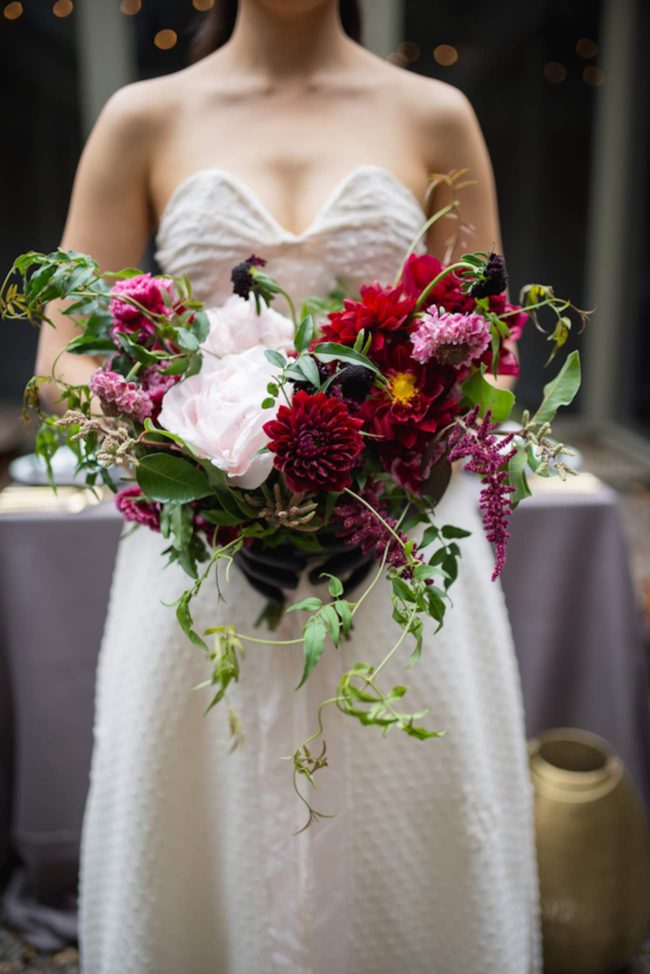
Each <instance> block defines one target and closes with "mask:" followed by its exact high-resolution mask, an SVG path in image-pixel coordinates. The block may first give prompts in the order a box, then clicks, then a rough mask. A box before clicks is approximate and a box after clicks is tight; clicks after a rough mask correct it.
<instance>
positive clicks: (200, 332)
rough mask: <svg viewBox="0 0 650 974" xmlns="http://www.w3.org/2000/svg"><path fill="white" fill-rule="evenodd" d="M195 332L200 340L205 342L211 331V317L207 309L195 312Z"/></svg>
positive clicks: (193, 327)
mask: <svg viewBox="0 0 650 974" xmlns="http://www.w3.org/2000/svg"><path fill="white" fill-rule="evenodd" d="M192 329H193V331H194V334H195V335H196V337H197V338H198V340H199V342H204V341H205V340H206V338H207V337H208V335H209V333H210V319H209V318H208V316H207V314H206V313H205V311H195V312H194V322H193V324H192Z"/></svg>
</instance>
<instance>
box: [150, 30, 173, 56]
mask: <svg viewBox="0 0 650 974" xmlns="http://www.w3.org/2000/svg"><path fill="white" fill-rule="evenodd" d="M177 40H178V34H177V33H176V31H175V30H169V29H168V28H165V29H164V30H159V31H158V33H157V34H156V36H155V37H154V39H153V42H154V44H155V45H156V47H159V48H160V50H161V51H169V50H170V49H171V48H172V47H175V45H176V42H177Z"/></svg>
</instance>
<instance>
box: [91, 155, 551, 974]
mask: <svg viewBox="0 0 650 974" xmlns="http://www.w3.org/2000/svg"><path fill="white" fill-rule="evenodd" d="M422 221H423V214H422V211H421V208H420V206H419V205H418V203H417V200H416V199H415V197H414V196H413V195H412V194H411V193H410V191H409V190H407V189H406V188H405V187H404V186H403V185H402V184H401V183H400V182H398V181H397V179H396V178H395V177H394V176H392V175H391V174H390V173H388V172H387V171H386V170H384V169H381V168H379V167H377V166H361V167H359V168H357V169H355V170H354V171H353V172H352V173H350V174H349V176H347V177H346V178H345V179H343V180H342V181H341V182H340V183H339V184H338V185H337V187H336V188H335V189H334V190H333V191H332V193H331V194H330V196H329V197H328V198H327V200H326V201H325V202H324V203H323V206H322V207H321V209H320V211H319V213H318V215H317V217H316V218H315V219H314V221H313V222H312V224H311V225H310V226H309V228H308V229H307V230H305V231H304V232H303V233H301V234H292V233H289V232H288V231H287V230H285V229H284V228H283V227H282V226H280V225H279V224H278V222H277V221H276V220H275V219H273V218H272V217H271V215H270V214H269V213H268V212H267V210H266V209H265V208H264V207H263V206H262V204H261V203H260V202H259V201H258V200H257V198H256V197H255V196H254V195H253V194H252V193H251V191H250V190H249V189H248V188H247V187H246V186H244V185H242V183H241V182H240V181H239V180H238V179H236V178H234V177H233V176H232V175H229V174H228V173H226V172H224V171H222V170H219V169H206V170H202V171H200V172H198V173H196V174H195V175H194V176H192V177H190V178H189V179H187V180H185V181H184V182H183V183H182V184H181V185H180V186H179V187H178V188H177V189H176V191H175V192H174V194H173V196H172V198H171V199H170V201H169V203H168V205H167V207H166V209H165V212H164V214H163V217H162V220H161V224H160V227H159V231H158V237H157V244H158V252H157V256H158V260H159V262H160V265H161V267H162V268H163V269H164V271H166V272H168V273H170V274H181V273H187V274H188V275H189V277H190V279H191V280H192V281H193V283H194V287H195V291H196V294H197V296H198V297H200V298H201V299H202V300H204V301H205V302H206V303H208V304H218V303H221V302H222V301H223V300H225V298H226V297H227V296H228V295H229V293H230V282H229V274H230V269H231V267H232V266H233V264H235V263H237V262H238V261H240V260H242V259H245V258H246V257H248V256H249V254H250V253H252V252H255V253H258V254H261V255H262V256H264V257H266V258H268V261H269V263H268V270H269V272H270V273H272V274H276V275H278V276H279V277H280V279H281V281H282V282H283V284H284V285H285V286H286V287H287V288H288V289H289V290H290V291H291V292H292V293H293V294H294V295H297V296H298V297H303V296H306V295H309V294H321V295H324V294H326V293H327V292H328V291H329V290H330V289H331V287H332V285H333V284H334V282H335V278H336V276H337V275H342V276H344V277H345V278H346V280H347V282H348V283H349V285H350V286H351V287H352V288H355V287H357V286H358V285H359V283H360V282H361V281H363V280H373V279H380V280H382V281H384V282H389V281H390V280H391V279H392V277H393V276H394V274H395V272H396V270H397V267H398V263H399V260H400V257H401V255H402V254H403V252H404V250H405V248H406V247H407V245H408V244H409V242H410V241H411V239H412V238H413V236H414V235H415V234H416V232H417V231H418V229H419V227H420V226H421V223H422ZM448 522H450V523H453V524H457V525H459V526H462V527H465V528H468V529H470V530H471V531H472V535H471V537H469V538H467V539H466V540H464V541H463V542H462V546H463V558H462V561H461V571H460V577H459V579H458V581H457V582H456V584H455V585H454V586H453V588H452V589H451V594H452V598H453V603H454V604H453V607H452V608H450V609H449V610H448V612H447V618H446V622H445V627H444V629H443V630H442V631H441V632H440V633H438V634H437V635H436V636H434V635H433V625H432V624H431V625H429V627H428V635H425V649H424V652H423V655H422V660H421V662H420V663H419V664H418V666H417V667H416V669H414V670H412V671H411V672H409V673H408V674H406V675H405V674H404V673H403V671H402V670H401V668H399V667H396V668H394V669H393V671H392V673H388V672H387V673H386V674H385V676H386V682H387V684H388V681H389V679H390V678H394V681H395V682H407V683H411V684H413V683H414V682H415V681H417V686H416V687H415V686H414V687H413V689H412V690H411V691H409V699H410V701H411V703H412V705H413V706H414V707H415V706H417V705H418V704H419V703H422V704H423V705H425V706H427V705H428V706H429V707H430V708H431V713H430V715H429V717H428V719H427V721H426V723H427V726H429V727H433V728H437V729H443V728H444V729H446V730H447V734H446V736H445V737H443V738H441V739H438V740H436V739H434V740H429V741H418V740H414V739H411V738H408V737H406V736H405V735H403V734H400V733H399V732H398V731H392V732H391V733H390V734H389V735H388V736H387V737H386V738H384V737H382V735H381V734H380V733H379V732H378V731H377V730H376V729H375V728H363V727H361V726H359V725H357V723H356V722H354V721H353V720H352V719H350V718H346V717H344V716H343V715H342V714H340V713H338V712H336V711H331V712H329V713H326V716H325V731H326V733H325V736H326V739H327V744H328V754H329V757H330V766H329V767H328V768H325V769H324V770H322V771H320V772H319V773H318V775H317V783H318V787H317V790H316V792H315V794H314V800H315V805H316V807H317V808H318V809H319V810H321V811H324V812H327V813H331V814H333V816H334V817H332V818H327V819H323V820H322V821H319V822H317V823H316V824H315V825H313V826H312V827H311V828H309V829H307V830H306V831H305V832H303V833H302V834H300V835H295V834H294V831H295V830H296V828H298V827H300V826H302V825H303V824H304V808H303V807H302V805H301V804H300V803H299V802H298V800H297V799H296V796H295V794H294V792H293V791H292V788H291V764H290V762H289V761H286V760H283V756H285V755H287V754H290V753H291V752H292V751H293V750H294V748H295V747H296V746H297V745H298V744H299V743H300V742H301V741H302V740H303V739H304V738H305V737H306V736H307V735H308V734H309V733H311V732H312V731H313V730H314V729H315V712H316V708H317V706H318V704H319V703H320V702H321V701H322V700H323V699H325V698H326V697H329V696H331V694H332V691H333V689H334V688H335V686H336V682H337V679H338V676H339V674H340V673H341V672H342V670H343V667H347V666H349V665H351V664H352V663H353V662H355V661H356V660H368V661H376V660H377V659H378V658H379V656H380V654H381V653H382V652H383V651H384V650H385V648H386V647H387V646H388V645H389V640H390V638H391V635H392V633H393V632H394V631H395V626H394V623H393V622H392V621H391V608H390V602H389V595H388V590H387V587H386V586H385V585H378V586H377V587H376V588H375V590H374V592H373V593H372V595H371V597H370V598H369V599H368V600H367V602H366V603H365V605H364V608H363V610H362V611H361V612H360V613H359V619H358V624H357V625H356V627H355V631H354V637H353V639H352V640H351V642H349V643H347V644H346V645H345V646H343V647H342V648H341V649H340V650H339V651H338V652H334V651H332V652H327V653H325V654H324V655H323V658H322V659H321V660H320V662H319V664H318V666H317V667H316V669H315V670H314V672H313V674H312V676H311V677H310V679H309V680H308V682H307V684H306V685H305V686H304V687H303V688H302V689H301V690H300V691H298V692H294V691H293V687H294V686H295V685H296V683H297V680H298V678H299V674H300V671H301V659H300V656H301V647H300V646H288V647H276V648H272V647H268V646H255V645H253V646H252V647H251V648H249V649H248V650H247V654H246V657H245V660H244V664H243V672H242V679H241V682H240V684H239V685H237V686H236V687H235V691H234V692H233V694H232V699H233V703H234V705H235V707H236V709H237V711H238V713H239V715H240V717H241V719H242V722H243V729H244V735H245V742H244V744H243V746H241V747H240V748H239V749H238V750H236V751H235V752H234V753H232V754H229V753H228V748H229V740H228V727H227V711H226V709H225V707H224V706H223V704H222V705H221V707H220V708H217V709H216V710H213V711H212V712H211V713H210V714H209V715H208V716H206V717H203V709H204V707H205V706H206V704H207V701H208V696H207V693H208V691H199V692H195V693H190V692H188V690H189V688H190V687H191V686H193V685H194V684H196V683H198V682H200V681H201V680H203V679H205V678H206V677H207V675H208V671H207V663H206V660H205V657H204V655H203V653H202V652H201V651H200V650H199V649H197V648H195V647H194V646H192V645H191V644H190V643H189V642H188V641H187V640H186V639H185V637H184V636H183V635H182V634H181V632H180V630H179V629H178V626H177V623H176V620H175V617H174V611H173V609H171V608H169V607H167V606H166V605H164V603H171V602H173V601H174V599H175V598H176V597H177V595H178V594H179V592H180V591H181V590H182V589H183V588H185V587H186V586H187V581H188V579H187V577H186V576H184V575H183V573H182V572H181V570H180V569H178V568H177V567H175V566H174V567H170V568H163V559H161V556H160V551H161V548H162V547H163V543H162V541H161V539H160V536H159V535H156V534H154V533H151V532H149V531H148V530H146V529H144V528H142V529H138V530H137V531H136V532H135V533H134V534H131V535H130V536H129V537H127V538H125V539H124V540H123V541H122V543H121V547H120V551H119V555H118V561H117V566H116V570H115V576H114V582H113V588H112V595H111V602H110V609H109V614H108V620H107V625H106V630H105V636H104V640H103V644H102V647H101V653H100V660H99V669H98V677H97V694H96V717H95V746H94V753H93V761H92V772H91V786H90V793H89V797H88V803H87V807H86V814H85V819H84V829H83V837H82V864H81V884H80V941H81V959H82V969H83V972H84V974H371V972H372V974H394V972H396V971H399V972H403V974H538V972H539V971H540V970H541V959H540V936H539V906H538V889H537V871H536V861H535V849H534V837H533V820H532V790H531V785H530V783H529V778H528V771H527V757H526V744H525V737H524V722H523V714H522V701H521V693H520V685H519V677H518V672H517V666H516V662H515V657H514V653H513V645H512V637H511V633H510V628H509V625H508V619H507V614H506V608H505V605H504V601H503V596H502V592H501V588H500V586H499V585H498V584H493V583H492V582H491V581H490V572H491V570H492V563H493V559H492V552H491V549H490V546H489V545H488V543H487V541H486V540H485V538H484V536H483V533H482V529H481V526H480V523H479V519H478V515H477V510H476V505H475V500H474V495H473V494H472V493H471V492H469V491H468V489H467V483H466V480H465V476H464V475H456V476H455V477H454V479H453V481H452V484H451V486H450V488H449V490H448V492H447V494H446V495H445V497H444V499H443V501H442V503H441V504H440V507H439V513H438V523H440V524H444V523H448ZM307 591H308V584H307V582H306V581H303V582H302V584H301V587H300V589H299V591H298V592H297V593H296V598H302V597H304V595H305V594H306V593H307ZM226 598H227V602H226V603H223V602H218V601H217V593H216V590H215V588H214V587H213V586H212V585H206V586H205V587H204V590H203V591H202V593H201V597H200V598H199V600H198V602H197V605H196V610H195V618H196V620H197V623H198V628H200V627H204V626H208V625H210V624H212V625H215V624H218V623H220V622H221V623H225V622H232V623H233V624H234V625H236V626H237V628H238V629H240V630H241V631H243V632H250V631H251V628H252V624H253V621H254V620H255V618H256V617H257V615H258V613H259V611H260V609H261V607H262V603H263V600H262V598H261V597H260V596H259V595H258V594H257V593H256V592H255V591H253V590H252V589H251V588H250V587H249V586H248V584H247V583H246V581H245V580H244V579H243V577H242V576H241V575H240V574H239V573H238V572H237V571H235V572H234V573H233V577H232V580H231V584H230V587H229V588H227V592H226ZM298 615H299V614H296V615H292V616H289V617H288V618H287V619H286V620H285V621H284V622H283V623H282V626H281V629H280V630H279V632H278V633H277V635H276V638H293V637H295V636H296V635H298V631H299V626H300V619H299V618H298ZM391 685H392V684H391Z"/></svg>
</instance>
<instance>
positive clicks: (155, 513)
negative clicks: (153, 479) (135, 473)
mask: <svg viewBox="0 0 650 974" xmlns="http://www.w3.org/2000/svg"><path fill="white" fill-rule="evenodd" d="M115 506H116V507H117V509H118V511H119V512H120V514H121V515H122V517H123V518H124V519H125V521H133V522H134V523H135V524H144V526H145V527H147V528H151V530H152V531H160V505H159V504H154V503H152V502H151V501H148V500H145V498H144V497H143V495H142V491H141V490H140V488H139V487H138V485H137V484H133V485H132V486H129V487H122V489H121V490H118V492H117V494H116V495H115Z"/></svg>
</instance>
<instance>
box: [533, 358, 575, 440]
mask: <svg viewBox="0 0 650 974" xmlns="http://www.w3.org/2000/svg"><path fill="white" fill-rule="evenodd" d="M579 388H580V355H579V354H578V351H577V350H575V351H573V352H571V353H570V354H569V355H568V356H567V358H566V361H565V363H564V365H563V366H562V368H561V369H560V371H559V372H558V374H557V375H556V376H555V378H554V379H551V381H550V382H548V383H547V384H546V385H545V386H544V398H543V399H542V404H541V406H540V407H539V409H538V410H537V412H536V413H535V415H534V416H533V421H534V422H535V423H550V422H551V421H552V420H553V418H554V417H555V414H556V412H557V411H558V409H559V408H560V406H568V405H569V403H571V402H573V400H574V398H575V395H576V393H577V391H578V389H579Z"/></svg>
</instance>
